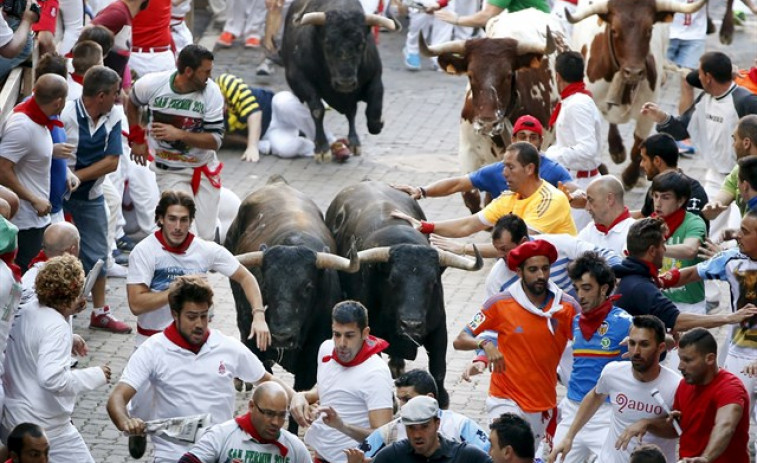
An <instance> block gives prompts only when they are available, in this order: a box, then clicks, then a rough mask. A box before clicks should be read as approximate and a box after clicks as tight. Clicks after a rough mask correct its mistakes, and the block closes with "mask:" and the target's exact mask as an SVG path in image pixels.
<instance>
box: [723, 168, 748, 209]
mask: <svg viewBox="0 0 757 463" xmlns="http://www.w3.org/2000/svg"><path fill="white" fill-rule="evenodd" d="M721 189H722V190H723V191H725V192H726V193H728V194H730V195H731V196H733V197H734V198H735V199H734V201H736V206H738V208H739V211H740V212H741V216H742V217H743V216H744V214H746V203H745V202H744V198H742V197H741V193H739V166H738V165H737V166H735V167H734V168H733V170H732V171H731V173H730V174H728V175H727V176H726V177H725V181H724V182H723V186H722V188H721Z"/></svg>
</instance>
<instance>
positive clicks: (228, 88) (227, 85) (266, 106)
mask: <svg viewBox="0 0 757 463" xmlns="http://www.w3.org/2000/svg"><path fill="white" fill-rule="evenodd" d="M216 83H217V84H218V88H219V89H220V90H221V94H222V95H223V99H224V102H225V103H226V120H225V122H226V129H227V130H228V131H229V132H237V131H240V130H247V118H248V117H250V115H252V114H255V113H257V112H260V111H262V113H263V121H262V124H261V127H260V136H263V134H265V131H266V130H268V126H269V125H270V123H271V101H272V100H273V92H271V91H269V90H265V89H262V88H253V87H250V86H248V85H247V84H246V83H244V81H243V80H242V79H240V78H239V77H237V76H235V75H232V74H221V75H220V76H219V77H218V78H217V79H216Z"/></svg>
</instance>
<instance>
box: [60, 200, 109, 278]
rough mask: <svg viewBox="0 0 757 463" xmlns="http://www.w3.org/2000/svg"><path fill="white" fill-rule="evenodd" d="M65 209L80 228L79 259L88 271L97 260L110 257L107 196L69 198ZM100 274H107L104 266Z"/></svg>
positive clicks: (86, 271)
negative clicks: (83, 198)
mask: <svg viewBox="0 0 757 463" xmlns="http://www.w3.org/2000/svg"><path fill="white" fill-rule="evenodd" d="M63 210H64V211H65V212H67V213H69V214H71V217H72V218H73V220H74V225H76V228H77V229H79V235H80V237H81V244H80V246H79V259H81V263H82V265H83V266H84V272H85V273H88V272H89V271H90V270H91V269H92V267H93V266H94V265H95V262H97V259H102V261H103V262H105V261H106V259H107V258H108V216H107V214H106V212H105V197H104V196H100V197H98V198H95V199H90V200H82V199H69V200H66V201H64V202H63ZM100 276H105V267H103V269H102V271H101V273H100Z"/></svg>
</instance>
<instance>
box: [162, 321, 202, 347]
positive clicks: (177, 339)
mask: <svg viewBox="0 0 757 463" xmlns="http://www.w3.org/2000/svg"><path fill="white" fill-rule="evenodd" d="M163 334H165V335H166V337H167V338H168V340H169V341H171V342H172V343H174V344H176V345H177V346H179V347H181V348H182V349H186V350H188V351H190V352H192V353H193V354H195V355H197V353H198V352H200V349H202V346H204V345H205V342H206V341H207V340H208V337H209V336H210V329H208V331H206V332H205V337H204V338H202V343H201V344H199V345H197V346H193V345H192V344H190V343H189V342H188V341H187V340H186V339H184V336H182V335H181V333H179V330H177V329H176V323H171V324H170V325H168V328H166V329H165V330H163Z"/></svg>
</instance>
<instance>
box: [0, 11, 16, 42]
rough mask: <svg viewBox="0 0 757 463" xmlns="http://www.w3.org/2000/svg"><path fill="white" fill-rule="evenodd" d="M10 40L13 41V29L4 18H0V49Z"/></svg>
mask: <svg viewBox="0 0 757 463" xmlns="http://www.w3.org/2000/svg"><path fill="white" fill-rule="evenodd" d="M11 40H13V29H11V27H10V26H9V25H8V23H7V22H6V21H5V18H3V17H0V47H4V46H6V45H8V42H10V41H11Z"/></svg>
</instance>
